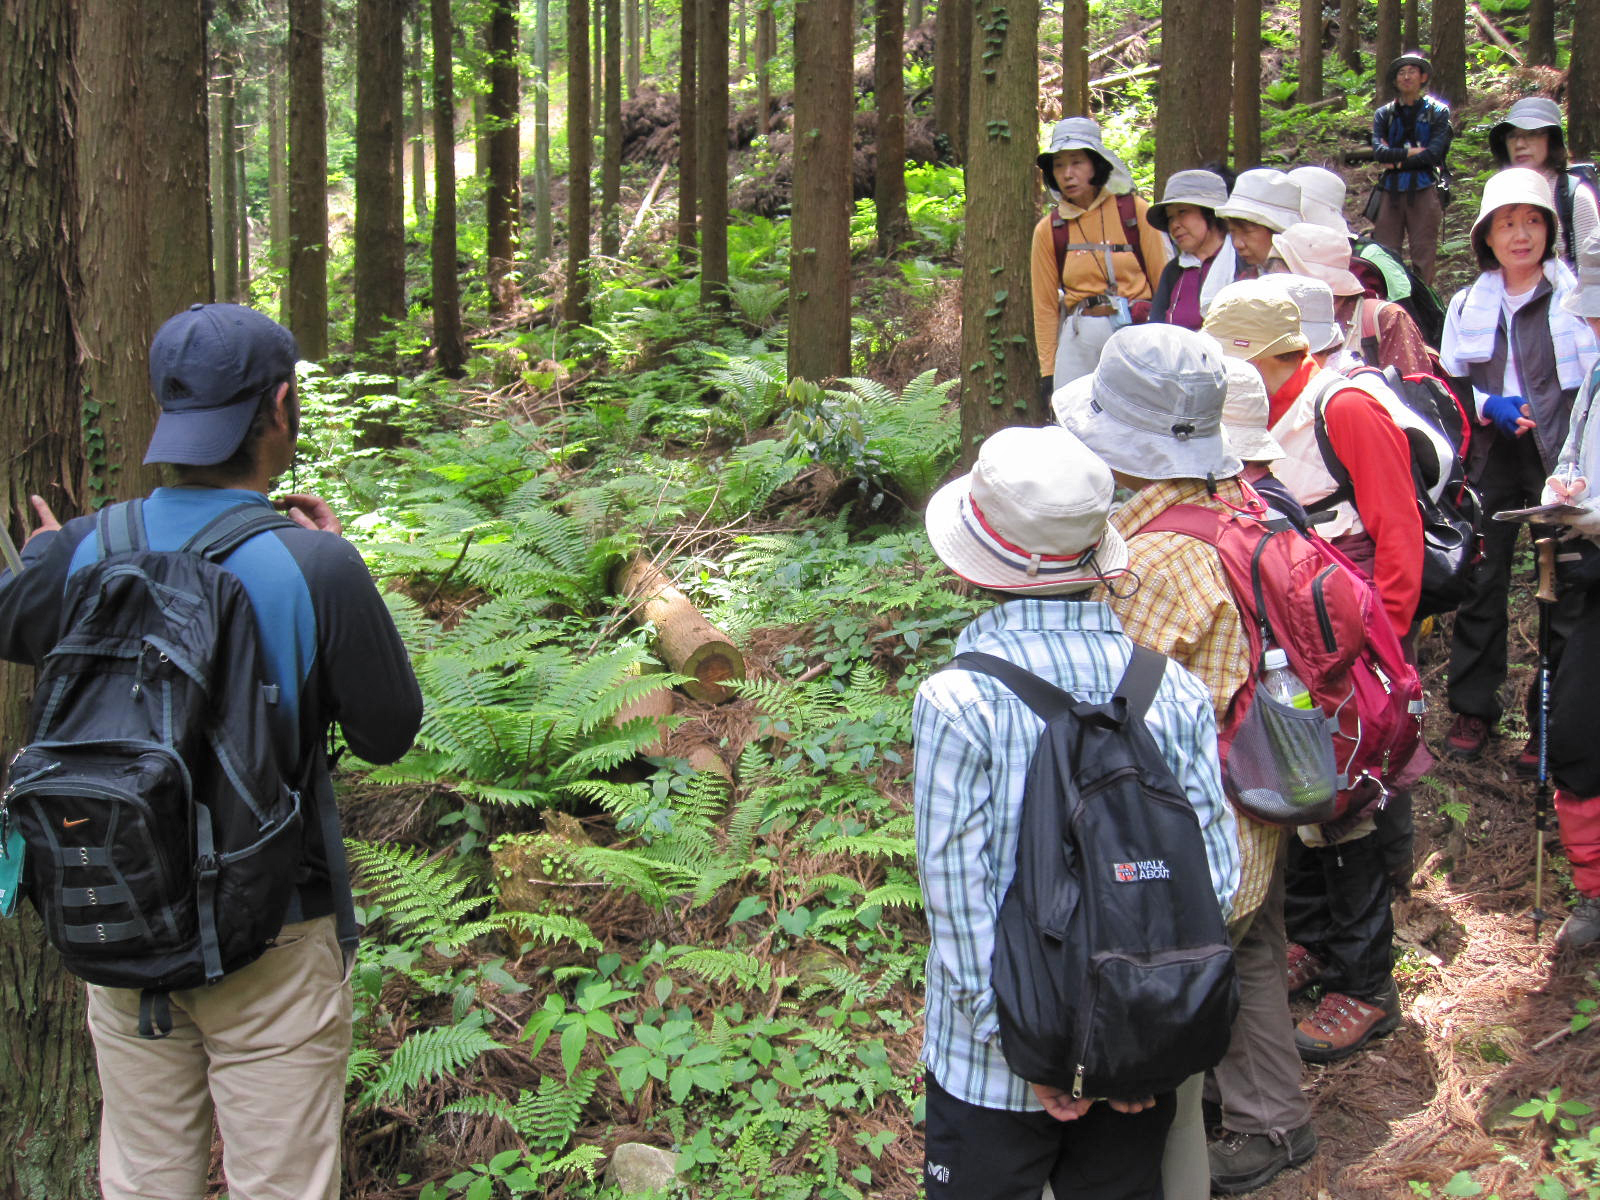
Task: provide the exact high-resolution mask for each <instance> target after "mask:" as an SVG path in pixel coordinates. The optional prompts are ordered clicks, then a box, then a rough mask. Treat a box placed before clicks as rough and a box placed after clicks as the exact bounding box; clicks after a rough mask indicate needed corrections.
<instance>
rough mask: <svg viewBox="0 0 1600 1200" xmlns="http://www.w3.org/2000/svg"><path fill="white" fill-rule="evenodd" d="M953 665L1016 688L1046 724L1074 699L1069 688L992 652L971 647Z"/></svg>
mask: <svg viewBox="0 0 1600 1200" xmlns="http://www.w3.org/2000/svg"><path fill="white" fill-rule="evenodd" d="M950 665H951V666H952V667H956V668H959V669H960V670H963V671H977V672H978V673H979V674H981V675H989V676H992V677H993V678H995V679H998V680H999V681H1000V682H1001V683H1003V684H1005V685H1006V687H1008V688H1010V689H1011V690H1012V691H1013V692H1015V693H1016V694H1017V698H1018V699H1020V700H1021V701H1022V702H1023V703H1024V704H1026V705H1027V706H1028V707H1029V708H1031V709H1032V710H1033V712H1034V715H1035V716H1037V717H1038V718H1039V719H1040V720H1041V721H1044V722H1046V723H1047V724H1048V723H1049V721H1050V720H1051V719H1052V718H1053V717H1056V716H1058V715H1059V714H1061V713H1063V712H1065V711H1066V710H1067V709H1068V708H1070V707H1071V706H1072V705H1073V704H1074V703H1075V700H1074V699H1073V696H1072V694H1071V693H1070V692H1064V691H1062V690H1061V689H1060V688H1058V687H1056V685H1055V684H1053V683H1049V682H1047V681H1046V680H1043V679H1040V678H1039V677H1038V676H1037V675H1035V674H1034V673H1033V672H1032V671H1029V670H1027V669H1026V668H1023V667H1019V666H1018V665H1017V664H1016V663H1014V662H1007V661H1006V660H1005V659H1003V658H999V657H997V656H995V655H993V654H984V653H982V652H981V651H978V650H969V651H967V652H966V653H965V654H958V655H956V656H955V658H954V659H952V660H951V662H950Z"/></svg>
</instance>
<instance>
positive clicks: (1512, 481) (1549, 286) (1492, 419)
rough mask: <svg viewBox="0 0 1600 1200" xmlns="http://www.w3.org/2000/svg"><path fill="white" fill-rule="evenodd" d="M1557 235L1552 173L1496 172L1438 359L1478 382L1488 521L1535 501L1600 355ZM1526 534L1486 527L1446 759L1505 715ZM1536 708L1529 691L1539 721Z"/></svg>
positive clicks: (1570, 606)
mask: <svg viewBox="0 0 1600 1200" xmlns="http://www.w3.org/2000/svg"><path fill="white" fill-rule="evenodd" d="M1554 231H1555V209H1554V207H1553V206H1552V203H1551V199H1550V188H1549V185H1548V184H1547V183H1546V181H1545V178H1544V176H1542V175H1540V174H1539V172H1537V171H1535V170H1532V169H1530V168H1528V167H1508V168H1506V169H1505V170H1504V171H1501V172H1499V173H1498V174H1496V175H1492V176H1490V178H1489V182H1488V183H1487V184H1486V185H1485V187H1484V189H1483V201H1482V203H1481V204H1480V205H1479V207H1478V218H1477V220H1476V221H1475V222H1474V223H1473V226H1472V248H1473V251H1474V253H1475V254H1476V255H1477V258H1478V265H1479V266H1480V267H1481V268H1482V271H1481V272H1480V274H1479V275H1478V278H1477V279H1476V280H1474V281H1473V283H1472V284H1471V286H1469V287H1467V288H1465V289H1463V290H1462V291H1460V292H1457V293H1456V295H1455V296H1453V297H1452V298H1451V300H1450V310H1449V313H1448V314H1447V316H1446V318H1445V329H1444V337H1443V339H1442V340H1441V344H1440V347H1439V359H1440V362H1441V363H1442V364H1443V366H1444V369H1445V370H1446V371H1447V372H1449V373H1450V374H1451V375H1453V376H1460V377H1464V378H1466V379H1467V380H1468V381H1469V382H1470V384H1471V401H1472V403H1471V407H1470V408H1469V412H1471V413H1473V414H1474V415H1475V416H1476V417H1477V420H1478V425H1477V427H1476V428H1475V429H1474V430H1473V435H1472V441H1471V446H1470V448H1469V450H1468V457H1467V479H1468V482H1470V483H1471V484H1472V485H1473V486H1474V487H1475V488H1477V490H1478V494H1479V496H1480V497H1481V498H1482V501H1483V510H1484V512H1486V513H1493V512H1499V511H1500V510H1502V509H1510V508H1523V507H1526V506H1528V505H1531V504H1534V503H1536V502H1537V499H1538V497H1539V495H1540V493H1541V491H1542V490H1543V485H1544V481H1545V479H1546V477H1547V476H1549V475H1550V474H1551V473H1552V470H1553V468H1554V467H1555V465H1556V461H1557V457H1558V456H1559V454H1560V452H1561V447H1562V445H1563V443H1565V441H1566V439H1567V431H1568V421H1569V416H1570V413H1571V411H1572V403H1573V400H1574V398H1575V397H1576V396H1577V394H1578V388H1579V387H1580V386H1582V384H1583V382H1584V379H1585V377H1586V376H1587V375H1588V373H1589V371H1590V369H1591V368H1592V367H1593V365H1594V363H1595V360H1596V357H1597V353H1600V351H1597V347H1596V342H1595V335H1594V332H1593V330H1591V329H1590V328H1589V325H1588V323H1587V322H1586V321H1584V320H1583V319H1582V318H1581V317H1578V316H1575V315H1573V314H1572V313H1571V312H1570V311H1569V310H1568V309H1567V308H1566V307H1564V304H1563V302H1564V301H1565V300H1566V299H1567V297H1568V296H1569V295H1570V294H1571V293H1572V291H1573V290H1574V289H1575V288H1576V287H1577V280H1576V278H1574V276H1573V274H1572V272H1571V271H1570V270H1569V269H1568V268H1567V267H1566V266H1565V265H1564V264H1563V263H1562V262H1561V261H1560V260H1559V259H1557V258H1556V257H1555V256H1554V250H1553V246H1552V241H1551V237H1552V234H1553V233H1554ZM1467 398H1468V397H1467V396H1465V395H1464V396H1462V400H1464V401H1465V400H1467ZM1518 528H1519V526H1517V525H1515V524H1509V523H1506V522H1501V521H1486V522H1484V530H1483V559H1482V561H1481V562H1480V563H1479V564H1478V566H1477V568H1476V570H1475V571H1474V572H1473V576H1472V592H1471V594H1470V595H1469V596H1468V597H1467V598H1466V599H1465V600H1464V601H1462V603H1461V606H1460V608H1459V609H1458V610H1457V611H1456V617H1455V622H1454V624H1453V626H1452V632H1451V644H1450V674H1449V682H1448V686H1447V689H1446V696H1447V699H1448V700H1449V704H1450V708H1451V711H1452V712H1454V713H1455V714H1456V716H1455V721H1454V723H1453V724H1452V725H1451V727H1450V731H1449V733H1448V735H1447V736H1446V738H1445V744H1444V751H1445V753H1446V754H1448V755H1451V756H1453V757H1456V758H1463V759H1471V758H1476V757H1478V755H1479V754H1480V753H1482V751H1483V749H1484V747H1485V745H1487V743H1488V740H1489V737H1490V736H1491V733H1492V731H1493V730H1494V727H1495V724H1496V722H1498V721H1499V719H1500V712H1501V710H1500V691H1501V684H1503V683H1504V682H1505V678H1506V669H1507V668H1506V637H1507V633H1508V630H1509V618H1508V615H1507V608H1508V601H1509V597H1510V589H1511V567H1512V561H1513V558H1514V553H1515V548H1516V542H1517V530H1518ZM1535 536H1539V535H1538V534H1537V533H1535ZM1581 600H1582V595H1581V593H1576V592H1570V591H1569V592H1568V593H1566V594H1565V595H1564V596H1563V597H1562V599H1561V601H1560V602H1559V603H1558V605H1557V607H1556V611H1555V614H1554V620H1553V622H1552V626H1553V628H1552V633H1553V636H1552V638H1551V658H1552V660H1553V662H1554V663H1556V664H1559V661H1560V657H1561V653H1562V649H1563V647H1564V646H1565V643H1566V635H1567V633H1568V632H1569V631H1570V630H1571V628H1572V624H1573V622H1574V621H1575V620H1576V614H1577V611H1578V607H1579V605H1580V603H1581ZM1534 704H1535V698H1534V697H1533V696H1532V695H1531V693H1530V695H1529V696H1528V697H1527V700H1526V706H1527V711H1528V712H1529V713H1530V715H1531V713H1532V711H1533V705H1534ZM1532 727H1533V726H1532V725H1531V723H1530V728H1532ZM1523 760H1526V763H1527V766H1526V767H1522V769H1524V770H1526V769H1527V767H1535V768H1536V767H1537V761H1538V755H1537V746H1536V745H1533V744H1532V743H1531V742H1530V744H1529V745H1528V746H1525V747H1524V750H1523V756H1522V759H1521V760H1519V767H1521V765H1522V762H1523Z"/></svg>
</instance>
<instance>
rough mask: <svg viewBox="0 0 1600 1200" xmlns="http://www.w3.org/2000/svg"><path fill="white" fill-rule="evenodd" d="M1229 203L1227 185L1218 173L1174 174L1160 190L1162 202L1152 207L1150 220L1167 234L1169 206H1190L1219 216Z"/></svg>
mask: <svg viewBox="0 0 1600 1200" xmlns="http://www.w3.org/2000/svg"><path fill="white" fill-rule="evenodd" d="M1227 202H1228V185H1227V183H1226V182H1225V181H1224V180H1223V178H1222V176H1221V175H1218V174H1217V173H1216V172H1215V171H1174V172H1173V173H1172V174H1171V175H1169V176H1167V185H1166V187H1164V188H1162V189H1161V202H1160V203H1159V204H1152V205H1151V206H1150V212H1149V215H1148V220H1149V222H1150V224H1151V225H1152V226H1154V227H1155V228H1156V229H1159V230H1160V231H1161V232H1162V233H1165V232H1166V231H1167V205H1169V204H1190V205H1193V206H1194V207H1195V208H1203V209H1206V210H1208V211H1209V212H1216V211H1217V209H1219V208H1221V207H1222V206H1223V205H1224V204H1226V203H1227Z"/></svg>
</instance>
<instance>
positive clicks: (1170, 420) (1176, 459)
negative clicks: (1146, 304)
mask: <svg viewBox="0 0 1600 1200" xmlns="http://www.w3.org/2000/svg"><path fill="white" fill-rule="evenodd" d="M1226 378H1227V376H1226V375H1224V374H1223V367H1222V355H1221V354H1219V353H1218V352H1217V344H1216V343H1215V342H1214V341H1212V340H1211V339H1210V338H1208V337H1205V336H1203V335H1201V334H1198V333H1195V332H1194V331H1192V330H1189V329H1184V328H1183V327H1182V326H1179V325H1163V324H1160V323H1157V322H1152V323H1150V324H1148V325H1130V326H1128V327H1127V328H1125V329H1119V330H1117V332H1116V333H1114V334H1112V335H1111V337H1110V338H1109V339H1108V340H1107V341H1106V344H1105V349H1104V350H1102V351H1101V354H1100V363H1099V365H1098V366H1097V367H1095V369H1094V374H1093V375H1086V376H1084V377H1083V378H1082V379H1075V380H1073V381H1072V382H1071V383H1069V384H1067V385H1066V386H1065V387H1063V388H1061V389H1059V390H1058V391H1057V392H1056V394H1055V396H1054V398H1053V399H1052V401H1051V404H1052V406H1053V407H1054V409H1055V414H1056V420H1058V421H1060V422H1061V424H1063V425H1064V426H1066V427H1067V428H1068V429H1070V430H1071V431H1072V432H1073V433H1075V434H1077V435H1078V436H1079V437H1080V438H1082V439H1083V441H1084V444H1085V445H1087V446H1088V447H1089V449H1091V450H1093V451H1094V452H1095V453H1096V454H1098V455H1099V456H1100V457H1101V458H1102V459H1104V460H1105V462H1106V464H1107V465H1108V466H1110V468H1111V469H1112V470H1113V471H1121V472H1122V473H1123V474H1125V475H1131V476H1133V477H1135V478H1137V479H1204V478H1206V477H1207V476H1208V475H1210V476H1214V477H1215V478H1217V479H1226V478H1228V477H1229V476H1233V475H1237V474H1238V473H1239V471H1240V470H1241V469H1242V466H1243V464H1242V463H1240V461H1239V457H1238V455H1236V454H1234V453H1233V451H1231V450H1229V449H1228V443H1227V440H1226V439H1225V438H1224V437H1223V436H1222V401H1223V397H1224V395H1225V394H1226V388H1225V380H1226Z"/></svg>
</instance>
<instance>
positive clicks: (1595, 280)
mask: <svg viewBox="0 0 1600 1200" xmlns="http://www.w3.org/2000/svg"><path fill="white" fill-rule="evenodd" d="M1561 307H1562V308H1564V309H1565V310H1566V311H1567V312H1569V313H1571V314H1572V315H1573V316H1575V317H1600V229H1596V230H1594V231H1592V232H1591V233H1590V234H1589V236H1588V237H1586V238H1584V239H1583V245H1581V246H1579V247H1578V287H1577V289H1576V290H1575V291H1572V292H1569V293H1568V294H1567V296H1566V297H1565V298H1564V299H1563V300H1562V301H1561Z"/></svg>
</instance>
